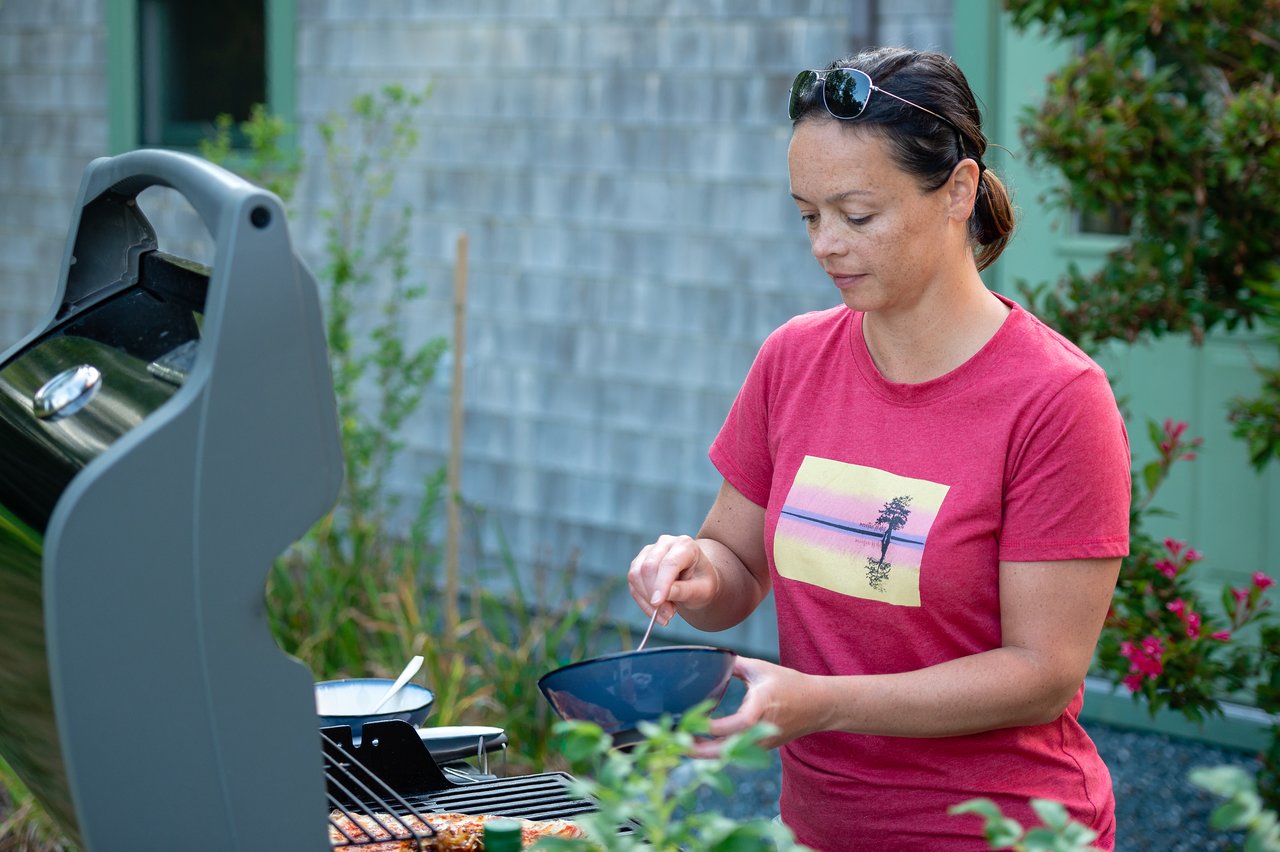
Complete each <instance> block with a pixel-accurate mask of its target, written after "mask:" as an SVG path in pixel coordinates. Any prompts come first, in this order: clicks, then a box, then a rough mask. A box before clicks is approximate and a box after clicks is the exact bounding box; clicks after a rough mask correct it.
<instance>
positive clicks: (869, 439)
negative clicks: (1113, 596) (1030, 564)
mask: <svg viewBox="0 0 1280 852" xmlns="http://www.w3.org/2000/svg"><path fill="white" fill-rule="evenodd" d="M1005 301H1006V302H1008V300H1005ZM1008 304H1009V305H1010V307H1011V308H1012V313H1010V314H1009V316H1008V318H1007V319H1006V320H1005V322H1004V324H1003V325H1002V326H1001V328H1000V329H999V331H998V332H997V333H996V334H995V336H994V337H992V339H991V340H990V341H989V342H988V343H987V344H986V346H984V347H983V348H982V349H981V350H980V351H979V352H978V353H977V354H976V355H974V356H973V357H972V358H971V359H969V361H967V362H966V363H964V364H963V365H961V366H960V367H958V368H957V369H955V370H953V371H952V372H950V373H948V374H946V375H945V376H942V377H940V378H938V379H934V380H931V381H928V382H923V383H919V384H896V383H893V382H890V381H887V380H886V379H885V378H884V377H883V376H881V375H880V373H879V372H878V370H877V369H876V368H875V365H874V363H873V362H872V360H871V358H870V356H869V354H868V352H867V348H866V344H865V342H864V341H863V338H862V315H861V314H860V313H858V312H854V311H850V310H848V309H847V308H845V307H843V306H840V307H837V308H833V309H830V310H826V311H821V312H816V313H812V314H806V315H803V316H800V317H796V318H795V319H793V320H791V321H790V322H788V323H787V324H786V325H784V326H783V327H781V328H780V329H778V330H777V331H775V332H774V333H773V334H771V335H770V336H769V338H768V339H767V340H766V341H765V343H764V345H763V346H762V347H761V349H760V353H759V354H758V355H757V357H756V361H755V363H754V364H753V366H752V368H751V371H750V373H749V375H748V376H747V379H746V382H745V383H744V385H743V387H742V390H741V391H740V392H739V395H738V398H737V399H736V401H735V402H734V404H733V407H732V409H731V411H730V412H729V416H728V419H727V420H726V422H725V425H724V427H723V428H722V430H721V431H720V434H719V435H718V436H717V438H716V439H715V441H714V443H713V444H712V446H711V451H710V457H711V460H712V462H713V463H714V464H715V465H716V467H717V468H718V469H719V470H720V472H721V474H723V476H724V477H725V479H727V480H728V481H729V482H730V483H732V484H733V485H734V487H735V488H737V489H738V490H739V491H740V492H742V494H743V495H745V496H746V497H747V498H748V499H749V500H751V501H753V502H755V503H757V504H758V505H761V506H764V507H765V510H766V514H765V545H766V550H767V553H768V557H769V568H770V572H771V575H772V579H773V592H774V597H775V602H776V608H777V614H778V638H779V646H780V648H779V650H780V657H781V662H782V664H783V665H785V666H789V667H791V668H794V669H797V670H799V671H802V672H808V673H812V674H818V675H850V674H881V673H893V672H904V671H912V670H915V669H920V668H924V667H927V666H931V665H934V664H936V663H941V662H943V661H946V660H951V659H955V658H957V657H963V656H967V655H970V654H976V653H979V652H981V651H985V650H989V649H992V648H997V647H999V646H1000V644H1001V639H1000V589H999V572H998V565H999V563H1000V561H1001V560H1010V561H1047V560H1059V559H1080V558H1090V557H1117V556H1123V555H1125V554H1126V553H1127V552H1128V532H1129V499H1130V487H1131V486H1130V477H1129V447H1128V440H1127V437H1126V434H1125V429H1124V423H1123V421H1122V419H1121V417H1120V414H1119V412H1118V411H1117V409H1116V403H1115V398H1114V396H1113V394H1112V391H1111V388H1110V386H1109V384H1108V383H1107V379H1106V376H1105V375H1104V374H1103V372H1102V370H1101V369H1100V368H1099V367H1098V366H1097V365H1096V364H1094V363H1093V362H1092V361H1091V360H1089V358H1088V357H1087V356H1086V355H1085V354H1084V353H1082V352H1081V351H1080V350H1079V349H1077V348H1076V347H1075V346H1073V345H1072V344H1071V343H1069V342H1068V341H1067V340H1066V339H1065V338H1063V337H1062V336H1061V335H1059V334H1057V333H1056V332H1054V331H1053V330H1051V329H1050V328H1048V327H1047V326H1046V325H1044V324H1043V323H1042V322H1040V321H1039V320H1038V319H1036V318H1035V317H1034V316H1032V315H1031V314H1030V313H1028V312H1027V311H1025V310H1023V309H1021V308H1020V307H1018V306H1017V305H1016V304H1014V303H1013V302H1008ZM1082 700H1083V685H1082V686H1081V690H1080V692H1078V693H1077V694H1076V697H1075V698H1074V699H1073V700H1072V702H1071V704H1070V706H1069V707H1068V708H1067V710H1066V712H1064V713H1063V714H1062V716H1061V717H1059V718H1058V719H1057V720H1056V721H1054V722H1051V723H1049V724H1045V725H1037V726H1031V727H1021V728H1010V729H1003V730H995V731H988V732H985V733H980V734H974V735H967V736H957V737H945V738H919V739H917V738H909V737H880V736H864V735H858V734H848V733H839V732H823V733H818V734H813V735H810V736H806V737H801V738H799V739H797V740H794V741H793V742H791V743H789V744H787V745H786V746H784V747H783V749H782V765H783V784H782V800H781V807H782V817H783V820H784V821H785V822H786V823H787V825H789V826H790V827H791V828H792V830H793V831H795V832H796V835H797V837H798V839H799V840H800V841H801V842H802V843H805V844H807V845H809V846H813V847H815V848H817V849H822V850H843V849H877V850H880V849H893V850H908V849H921V850H939V849H946V850H952V849H975V850H986V849H988V848H989V847H988V846H987V844H986V841H985V840H983V838H982V831H981V829H982V821H981V820H980V819H979V818H977V817H975V816H972V815H961V816H952V815H949V814H948V813H947V808H948V807H950V806H952V805H955V804H958V803H960V802H962V801H965V800H967V799H971V798H974V797H977V796H985V797H988V798H991V799H994V800H995V801H996V803H997V804H999V805H1000V806H1001V807H1002V809H1003V810H1004V812H1005V814H1006V815H1007V816H1010V817H1013V818H1015V819H1018V820H1019V821H1020V822H1022V823H1023V825H1026V826H1031V825H1037V824H1039V819H1038V818H1036V817H1035V816H1034V812H1033V811H1032V810H1031V809H1030V808H1029V807H1028V804H1027V803H1028V800H1029V799H1030V798H1033V797H1034V798H1046V799H1053V800H1056V801H1059V802H1062V803H1064V804H1065V805H1066V806H1067V808H1068V809H1069V811H1070V813H1071V815H1072V817H1073V818H1074V819H1076V820H1077V821H1079V822H1082V823H1084V824H1085V825H1088V826H1090V827H1092V828H1093V829H1094V830H1096V831H1098V832H1099V833H1100V835H1101V836H1100V837H1099V840H1098V841H1095V842H1096V843H1098V844H1099V845H1101V846H1102V848H1106V849H1110V848H1111V846H1112V844H1113V843H1114V840H1113V838H1114V831H1115V817H1114V800H1113V798H1112V792H1111V778H1110V774H1109V773H1108V772H1107V768H1106V766H1105V765H1104V764H1103V762H1102V760H1101V758H1100V757H1099V756H1098V753H1097V749H1096V748H1095V747H1094V744H1093V742H1092V741H1091V740H1090V739H1089V737H1088V735H1087V734H1086V733H1085V732H1084V730H1083V729H1082V728H1081V727H1080V725H1079V723H1078V722H1077V716H1078V714H1079V711H1080V706H1081V703H1082Z"/></svg>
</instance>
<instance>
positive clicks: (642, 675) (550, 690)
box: [538, 645, 737, 744]
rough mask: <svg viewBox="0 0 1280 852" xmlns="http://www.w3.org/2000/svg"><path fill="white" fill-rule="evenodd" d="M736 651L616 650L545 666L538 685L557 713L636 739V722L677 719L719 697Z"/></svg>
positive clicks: (624, 738)
mask: <svg viewBox="0 0 1280 852" xmlns="http://www.w3.org/2000/svg"><path fill="white" fill-rule="evenodd" d="M736 657H737V655H736V654H735V653H734V652H733V651H730V650H728V649H726V648H713V647H709V646H706V645H671V646H666V647H661V648H646V649H645V650H643V651H620V652H618V653H616V654H605V655H604V656H602V657H593V658H591V659H589V660H583V661H582V662H579V663H570V664H569V665H567V666H563V667H562V668H558V669H556V670H555V671H553V672H548V673H547V674H545V675H543V676H542V677H541V679H539V680H538V688H539V689H541V690H542V694H543V695H544V696H546V698H547V701H549V702H551V706H552V707H553V708H554V709H555V711H556V713H557V714H559V716H560V718H562V719H566V720H569V721H582V722H595V723H596V724H597V725H599V726H600V727H601V728H603V729H604V731H605V733H607V734H612V735H613V739H614V742H616V743H620V744H621V743H626V742H634V741H636V740H638V739H639V738H640V736H639V734H638V732H637V731H636V726H637V725H638V724H639V723H640V722H644V721H650V722H656V721H657V720H658V719H660V718H661V717H662V716H664V715H667V716H672V717H674V718H677V719H678V718H679V717H680V716H681V715H683V714H684V713H685V712H687V711H688V710H689V709H690V708H692V707H693V706H695V705H696V704H699V703H701V702H703V701H706V700H708V699H710V700H712V701H714V702H717V703H718V702H719V701H720V699H721V697H723V696H724V691H725V688H726V687H728V685H729V680H730V677H731V676H732V674H733V661H734V659H735V658H736Z"/></svg>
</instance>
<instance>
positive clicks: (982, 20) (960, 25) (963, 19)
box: [951, 0, 1007, 293]
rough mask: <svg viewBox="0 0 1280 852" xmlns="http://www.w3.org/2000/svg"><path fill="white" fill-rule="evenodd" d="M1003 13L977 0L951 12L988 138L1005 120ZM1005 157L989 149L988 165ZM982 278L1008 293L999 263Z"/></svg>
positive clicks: (957, 49) (959, 56) (959, 55)
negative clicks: (1002, 81) (1002, 75)
mask: <svg viewBox="0 0 1280 852" xmlns="http://www.w3.org/2000/svg"><path fill="white" fill-rule="evenodd" d="M1002 12H1003V10H1002V8H1001V6H1000V4H999V3H996V2H991V0H981V2H978V0H975V2H967V3H956V4H954V5H953V7H952V15H951V27H952V38H951V41H952V44H953V45H954V48H953V56H954V58H955V61H956V64H958V65H959V66H960V69H961V70H962V71H964V75H965V78H966V79H967V80H968V81H969V88H970V89H972V90H973V94H974V97H976V98H977V100H978V107H979V109H981V110H982V126H983V131H984V132H985V133H986V136H987V138H988V139H993V138H995V137H998V135H999V134H1000V132H1001V130H1000V128H1001V127H1002V119H1003V110H1002V107H1003V106H1004V102H1003V100H1002V98H1003V87H1002V86H1001V85H1000V73H1001V68H1002V49H1001V48H1002V40H1001V23H1002ZM1005 157H1007V155H1006V154H1005V153H1004V151H1002V150H1001V149H999V148H989V149H988V151H987V155H986V157H985V158H984V159H985V160H986V161H987V165H989V166H994V167H995V168H996V169H997V171H1000V170H1002V168H1003V162H1002V161H1003V158H1005ZM982 279H983V281H985V282H986V284H987V287H989V288H990V289H992V290H994V291H996V292H998V293H1003V292H1005V290H1004V279H1005V275H1004V274H1003V266H1002V265H1001V264H1000V263H999V262H997V263H996V264H995V265H994V266H992V267H990V268H988V269H986V270H984V271H983V273H982Z"/></svg>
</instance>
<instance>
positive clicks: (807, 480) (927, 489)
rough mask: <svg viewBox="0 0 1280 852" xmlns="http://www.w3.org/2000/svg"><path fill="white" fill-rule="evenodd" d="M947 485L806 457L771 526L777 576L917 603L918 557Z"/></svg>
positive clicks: (879, 598) (904, 603) (860, 595)
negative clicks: (774, 522)
mask: <svg viewBox="0 0 1280 852" xmlns="http://www.w3.org/2000/svg"><path fill="white" fill-rule="evenodd" d="M949 490H950V487H949V486H946V485H940V484H938V483H936V482H929V481H928V480H924V479H908V478H906V477H903V476H898V475H897V474H893V473H888V472H887V471H883V470H878V469H876V468H873V467H865V466H863V465H857V464H847V463H845V462H838V461H832V460H831V459H823V458H817V457H815V456H805V458H804V461H803V462H801V464H800V469H799V470H797V471H796V476H795V479H794V480H793V481H792V483H791V490H790V491H788V492H787V499H786V502H785V503H783V506H782V513H781V514H780V515H779V517H778V526H777V529H776V530H775V531H774V538H773V560H774V565H775V566H776V567H777V569H778V573H779V574H781V575H782V576H783V577H787V578H788V579H791V580H799V581H800V582H803V583H810V584H812V585H815V586H821V587H823V588H824V589H830V590H831V591H833V592H839V593H841V594H844V595H851V596H853V597H857V598H866V599H867V600H874V601H884V602H886V603H891V604H896V605H897V606H920V560H921V557H923V556H924V548H925V540H926V538H927V537H928V535H929V530H930V528H932V526H933V521H934V519H935V518H936V517H937V516H938V509H939V507H941V506H942V501H943V499H944V498H945V497H946V496H947V492H948V491H949Z"/></svg>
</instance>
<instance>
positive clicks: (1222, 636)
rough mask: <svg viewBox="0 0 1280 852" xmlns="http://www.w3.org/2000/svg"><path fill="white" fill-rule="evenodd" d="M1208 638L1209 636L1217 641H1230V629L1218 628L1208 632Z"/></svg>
mask: <svg viewBox="0 0 1280 852" xmlns="http://www.w3.org/2000/svg"><path fill="white" fill-rule="evenodd" d="M1210 638H1211V639H1217V640H1218V641H1219V642H1230V641H1231V631H1230V630H1219V631H1218V632H1217V633H1212V634H1210Z"/></svg>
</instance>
